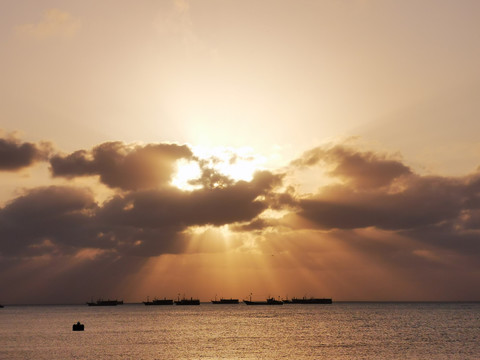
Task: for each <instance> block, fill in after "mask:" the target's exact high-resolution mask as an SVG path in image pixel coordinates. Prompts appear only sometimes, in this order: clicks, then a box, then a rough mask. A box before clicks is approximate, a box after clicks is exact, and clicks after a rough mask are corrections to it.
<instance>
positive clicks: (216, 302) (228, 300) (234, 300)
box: [212, 297, 239, 304]
mask: <svg viewBox="0 0 480 360" xmlns="http://www.w3.org/2000/svg"><path fill="white" fill-rule="evenodd" d="M212 304H239V301H238V299H232V298H230V299H224V298H221V299H220V300H217V298H216V297H215V300H212Z"/></svg>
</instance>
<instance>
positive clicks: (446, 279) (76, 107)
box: [0, 0, 480, 303]
mask: <svg viewBox="0 0 480 360" xmlns="http://www.w3.org/2000/svg"><path fill="white" fill-rule="evenodd" d="M479 15H480V3H479V2H478V1H474V0H465V1H461V2H456V1H446V0H435V1H434V0H420V1H413V0H412V1H409V0H407V1H389V0H352V1H341V0H320V1H294V2H293V1H284V0H275V1H273V0H271V1H269V0H265V1H229V0H202V1H194V0H176V1H170V0H168V1H167V0H165V1H146V0H142V1H135V2H132V1H113V0H105V1H71V0H65V1H49V0H46V1H33V0H32V1H27V0H19V1H4V2H1V3H0V44H1V46H0V58H1V61H0V78H1V79H2V81H1V82H0V119H1V123H0V303H2V302H5V303H29V302H32V301H34V302H36V303H38V302H41V303H52V302H53V303H58V302H73V303H75V302H77V303H81V302H83V301H86V300H89V299H90V298H91V297H94V298H95V297H104V298H107V297H110V298H114V297H118V298H123V299H125V300H126V301H141V300H143V299H145V298H146V297H147V296H150V297H154V296H158V297H164V296H167V297H176V296H177V294H182V295H183V294H186V295H187V296H196V297H200V298H201V299H202V300H204V301H206V300H209V299H210V298H213V297H214V296H215V295H217V296H224V297H238V298H243V297H246V296H247V295H249V294H250V293H253V294H254V297H255V296H256V297H257V298H264V297H266V296H269V295H272V296H281V297H284V296H290V297H292V296H304V295H307V296H324V297H332V298H334V299H335V300H479V299H480V290H479V288H478V286H477V285H478V283H479V281H480V263H479V259H480V257H479V255H480V242H479V240H478V239H479V235H480V232H479V229H480V211H479V209H480V207H477V203H478V198H480V173H479V172H478V167H479V165H480V161H479V158H480V156H479V155H480V142H479V139H478V135H477V134H479V133H480V121H479V118H480V101H479V100H480V99H479V97H480V67H479V66H478V64H479V63H480V46H479V45H478V44H479V38H480V25H479V24H478V17H479ZM477 188H478V189H477ZM32 299H35V300H32Z"/></svg>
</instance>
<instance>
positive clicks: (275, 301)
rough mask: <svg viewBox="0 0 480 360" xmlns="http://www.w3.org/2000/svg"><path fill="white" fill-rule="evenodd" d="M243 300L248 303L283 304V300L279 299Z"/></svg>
mask: <svg viewBox="0 0 480 360" xmlns="http://www.w3.org/2000/svg"><path fill="white" fill-rule="evenodd" d="M243 302H244V303H245V304H247V305H283V302H282V301H278V300H267V301H249V300H243Z"/></svg>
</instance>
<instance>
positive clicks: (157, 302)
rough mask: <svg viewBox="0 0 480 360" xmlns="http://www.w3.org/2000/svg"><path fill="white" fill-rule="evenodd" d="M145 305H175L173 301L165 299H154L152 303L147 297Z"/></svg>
mask: <svg viewBox="0 0 480 360" xmlns="http://www.w3.org/2000/svg"><path fill="white" fill-rule="evenodd" d="M143 303H144V304H145V305H173V299H167V298H163V299H157V298H155V299H153V300H152V301H149V299H148V297H147V301H144V302H143Z"/></svg>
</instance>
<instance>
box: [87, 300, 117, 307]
mask: <svg viewBox="0 0 480 360" xmlns="http://www.w3.org/2000/svg"><path fill="white" fill-rule="evenodd" d="M87 305H88V306H117V305H123V301H122V300H97V301H96V302H93V301H92V302H87Z"/></svg>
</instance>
